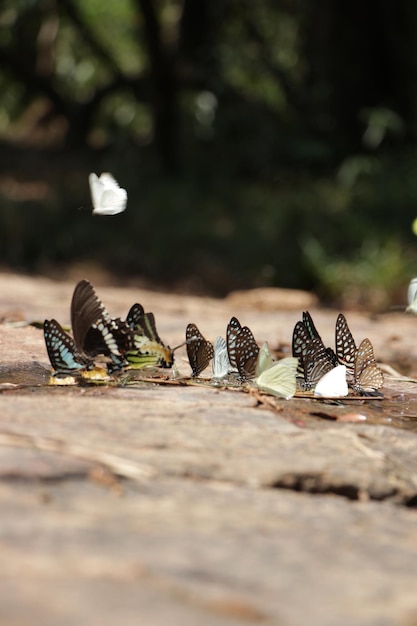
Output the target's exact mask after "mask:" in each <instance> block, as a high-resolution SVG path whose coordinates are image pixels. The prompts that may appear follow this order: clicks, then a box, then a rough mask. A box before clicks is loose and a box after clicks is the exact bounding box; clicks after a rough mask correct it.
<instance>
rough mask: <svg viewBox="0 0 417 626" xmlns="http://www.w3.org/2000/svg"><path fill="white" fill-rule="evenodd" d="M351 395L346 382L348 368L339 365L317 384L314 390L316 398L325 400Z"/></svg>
mask: <svg viewBox="0 0 417 626" xmlns="http://www.w3.org/2000/svg"><path fill="white" fill-rule="evenodd" d="M348 393H349V388H348V384H347V381H346V366H345V365H337V366H336V367H334V368H333V369H331V370H329V371H328V372H327V374H324V376H322V377H321V378H320V380H319V381H318V383H317V384H316V387H315V389H314V395H315V396H322V397H324V398H339V397H341V396H347V395H348Z"/></svg>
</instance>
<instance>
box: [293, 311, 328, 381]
mask: <svg viewBox="0 0 417 626" xmlns="http://www.w3.org/2000/svg"><path fill="white" fill-rule="evenodd" d="M292 354H293V357H296V358H297V359H298V367H297V378H299V379H301V380H302V382H301V386H302V387H303V388H304V389H307V390H309V389H312V388H313V387H314V386H315V384H316V383H317V382H318V381H319V380H320V378H322V376H324V375H325V374H327V372H329V371H330V370H331V369H333V367H334V361H333V357H332V355H331V354H330V353H329V351H328V349H327V348H326V347H325V346H324V344H323V341H322V340H321V338H320V336H316V337H314V338H313V339H312V338H311V336H310V334H309V332H308V330H307V328H306V326H305V324H304V323H303V322H297V323H296V325H295V327H294V332H293V337H292Z"/></svg>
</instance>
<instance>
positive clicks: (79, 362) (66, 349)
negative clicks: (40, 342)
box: [43, 319, 94, 376]
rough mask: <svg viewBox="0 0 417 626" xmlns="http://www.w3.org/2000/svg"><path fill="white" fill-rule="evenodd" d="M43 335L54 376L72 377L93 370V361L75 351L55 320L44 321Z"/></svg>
mask: <svg viewBox="0 0 417 626" xmlns="http://www.w3.org/2000/svg"><path fill="white" fill-rule="evenodd" d="M43 334H44V338H45V344H46V349H47V352H48V356H49V360H50V362H51V365H52V367H53V369H54V370H55V373H56V374H58V375H59V374H65V375H70V376H73V375H74V374H77V373H79V372H81V371H85V370H91V369H93V367H94V362H93V360H92V359H90V358H88V357H87V356H86V355H84V354H82V353H80V352H79V351H78V350H77V347H76V345H75V343H74V340H73V338H72V337H71V336H70V335H69V334H68V333H66V332H65V331H64V329H63V328H62V326H61V325H60V324H59V323H58V322H57V321H56V320H54V319H52V320H45V321H44V324H43Z"/></svg>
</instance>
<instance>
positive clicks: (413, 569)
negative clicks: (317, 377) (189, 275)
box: [0, 274, 417, 626]
mask: <svg viewBox="0 0 417 626" xmlns="http://www.w3.org/2000/svg"><path fill="white" fill-rule="evenodd" d="M86 277H87V278H88V276H86ZM80 278H81V277H80ZM74 284H75V282H74V283H58V282H53V281H50V280H47V279H43V278H42V279H41V278H27V277H20V276H14V275H6V274H3V275H0V292H1V294H2V298H1V300H0V318H2V319H3V320H5V323H3V324H2V325H0V359H1V360H0V374H1V380H0V382H1V383H2V384H1V385H0V392H1V393H0V498H1V504H2V506H1V511H2V515H1V516H0V545H1V555H2V565H3V567H2V568H1V571H0V624H5V625H6V624H7V625H11V624H13V626H21V625H29V624H30V625H31V626H32V625H37V624H39V625H40V624H42V626H61V625H62V626H70V625H71V626H72V625H73V624H77V625H78V624H89V626H96V625H97V626H99V625H100V626H107V625H109V626H110V625H113V624H115V623H119V624H123V626H130V625H131V624H132V626H133V625H135V626H136V625H137V624H146V625H147V626H148V625H152V626H154V625H155V626H166V625H167V624H170V625H171V624H178V625H179V624H181V626H195V624H199V625H203V626H206V625H207V626H226V625H230V626H234V625H243V624H248V623H249V624H251V623H254V624H257V623H259V624H280V625H281V626H299V625H300V624H302V623H305V622H307V623H309V624H310V625H312V626H316V625H317V626H323V625H324V626H327V625H328V626H335V625H337V626H344V625H346V626H348V625H349V626H352V624H355V626H357V625H372V626H373V625H375V626H381V625H385V624H386V625H389V624H395V625H400V626H415V625H416V624H417V595H416V592H415V580H416V577H417V523H416V522H417V518H416V508H417V428H416V427H415V426H414V423H415V422H414V420H415V419H416V417H417V387H416V386H415V384H414V383H411V382H406V381H397V380H394V379H387V382H386V385H385V387H384V392H385V399H384V400H383V401H379V400H377V401H369V402H360V403H359V402H354V401H344V402H343V403H340V404H337V405H335V404H333V403H331V402H324V401H318V400H307V399H294V400H291V401H288V402H286V401H279V400H276V399H270V400H268V401H265V402H261V403H259V399H257V398H255V397H254V396H253V395H250V394H247V393H242V392H239V391H226V390H221V389H217V388H212V387H208V386H205V385H195V386H186V387H185V386H172V385H169V384H166V385H153V384H150V383H148V384H143V385H142V386H126V387H71V388H57V387H47V386H46V385H45V384H39V380H40V379H41V380H42V381H43V382H44V383H46V382H47V379H48V360H47V356H46V351H45V347H44V343H43V337H42V332H41V331H40V330H39V329H37V328H34V327H31V326H18V325H17V326H16V325H11V324H10V323H8V322H10V321H11V320H16V319H19V318H20V319H22V320H25V319H26V320H34V319H35V320H43V319H44V318H45V317H49V318H50V317H56V318H57V319H58V320H59V321H61V322H62V323H68V322H69V303H70V299H71V294H72V290H73V288H74ZM96 290H97V293H98V295H99V297H100V298H101V299H102V300H103V301H104V303H105V305H106V307H107V309H108V310H109V311H110V312H111V314H112V315H121V316H124V315H126V312H127V310H128V308H129V307H130V305H131V304H132V303H133V302H135V301H138V302H141V303H142V304H143V305H144V306H145V308H146V310H153V311H154V313H155V315H156V319H157V324H158V330H159V332H160V334H161V336H162V337H163V339H166V341H167V342H168V343H169V344H170V345H176V344H178V343H180V342H181V341H183V339H184V329H185V325H186V324H187V323H188V322H190V321H193V322H195V323H196V324H197V325H198V326H199V328H200V330H201V331H202V332H203V334H204V335H205V336H206V337H207V338H210V339H214V338H215V336H216V335H217V334H223V335H224V332H225V327H226V324H227V322H228V320H229V319H230V317H231V315H237V316H238V317H239V319H240V320H241V322H242V323H245V324H248V325H249V326H250V327H251V328H252V330H253V332H254V334H255V336H256V338H257V339H258V340H259V342H261V341H264V340H268V341H269V342H270V344H271V346H273V347H278V346H279V347H280V348H281V349H282V350H283V351H284V352H285V350H288V349H289V348H288V346H289V343H290V341H291V333H292V328H293V326H294V323H295V322H296V321H297V320H298V319H299V318H300V314H301V311H300V310H293V309H291V307H290V306H289V305H288V303H283V305H282V307H281V308H278V304H279V294H278V293H274V294H273V297H272V300H271V302H272V303H273V305H272V304H271V305H270V306H268V305H266V304H265V303H264V301H263V304H262V307H260V308H256V306H254V302H256V298H255V299H253V298H251V297H250V294H248V306H247V308H245V305H244V302H245V298H244V297H242V294H241V293H239V298H238V300H233V298H229V299H227V300H224V301H216V300H212V299H209V298H193V297H185V296H174V295H165V294H160V293H153V292H146V291H143V290H139V289H134V288H129V289H127V288H123V289H118V288H114V287H113V288H109V287H97V289H96ZM287 295H288V294H287ZM282 297H285V293H284V294H283V296H282ZM296 301H297V302H298V301H299V300H298V295H297V299H296ZM306 301H308V300H306ZM237 302H239V306H237ZM233 303H234V304H233ZM311 313H312V315H313V318H314V320H315V322H316V325H317V327H318V329H319V331H320V332H321V334H322V337H323V339H324V340H325V341H326V342H327V343H329V344H332V343H333V335H334V322H335V319H336V316H337V311H328V310H320V309H312V310H311ZM346 315H347V318H348V321H349V325H350V327H351V330H352V332H353V334H354V336H355V337H358V339H359V340H360V339H361V338H363V337H365V336H368V337H369V338H370V339H371V341H372V343H373V344H374V347H375V352H376V356H377V358H378V360H381V361H383V362H385V363H387V364H390V365H394V366H395V367H398V365H403V366H404V368H405V369H407V371H408V372H409V373H410V374H412V373H413V372H414V373H416V372H417V367H416V363H417V342H416V335H417V322H416V320H415V319H414V318H412V317H409V316H405V315H403V314H394V313H392V314H388V315H386V316H381V317H379V318H378V319H370V318H369V317H368V316H365V315H360V314H354V313H349V312H347V313H346ZM177 361H178V364H179V368H180V370H181V371H183V372H184V373H186V374H188V373H189V368H188V365H187V363H186V361H185V352H184V350H183V349H182V350H180V351H179V352H178V357H177ZM35 381H36V382H35ZM13 385H17V386H13ZM355 414H356V415H357V414H360V415H363V416H365V417H366V421H365V422H364V423H349V422H342V421H340V419H341V418H346V419H351V418H352V415H355ZM400 427H401V428H400Z"/></svg>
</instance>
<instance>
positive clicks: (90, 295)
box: [71, 280, 131, 371]
mask: <svg viewBox="0 0 417 626" xmlns="http://www.w3.org/2000/svg"><path fill="white" fill-rule="evenodd" d="M71 326H72V333H73V335H74V341H75V345H76V346H77V348H78V350H79V351H81V352H82V353H83V354H86V355H87V356H90V357H94V356H96V355H98V354H103V355H105V356H107V357H109V358H110V359H111V362H112V363H111V365H110V366H109V367H108V369H109V371H115V370H117V369H121V368H122V367H124V366H125V365H126V359H125V357H124V354H125V352H126V351H127V350H128V348H129V345H130V341H131V330H130V328H129V326H128V324H127V323H126V322H124V321H123V320H121V319H120V318H112V317H110V315H109V313H108V312H107V310H106V309H105V307H104V305H103V303H102V302H101V301H100V300H99V299H98V297H97V295H96V292H95V291H94V288H93V286H92V285H91V283H89V282H88V280H81V281H80V282H79V283H78V284H77V285H76V287H75V289H74V293H73V296H72V301H71Z"/></svg>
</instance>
